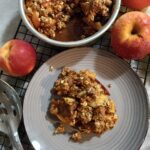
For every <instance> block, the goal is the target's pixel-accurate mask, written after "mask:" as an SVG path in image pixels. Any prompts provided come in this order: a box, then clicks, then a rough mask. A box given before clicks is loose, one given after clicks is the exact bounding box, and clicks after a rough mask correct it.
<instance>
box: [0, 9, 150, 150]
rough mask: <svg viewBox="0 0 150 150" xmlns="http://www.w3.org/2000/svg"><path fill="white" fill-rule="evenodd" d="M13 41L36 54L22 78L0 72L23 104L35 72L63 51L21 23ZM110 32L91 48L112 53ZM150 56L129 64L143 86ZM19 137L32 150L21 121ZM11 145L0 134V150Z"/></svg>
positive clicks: (6, 149)
mask: <svg viewBox="0 0 150 150" xmlns="http://www.w3.org/2000/svg"><path fill="white" fill-rule="evenodd" d="M126 11H127V9H126V8H125V7H122V8H121V11H120V14H123V13H125V12H126ZM14 38H15V39H22V40H25V41H27V42H29V43H31V44H32V45H33V46H34V47H35V49H36V52H37V65H36V68H35V70H34V71H33V72H32V73H31V74H29V75H27V76H25V77H22V78H16V77H11V76H9V75H8V74H6V73H5V72H3V71H1V72H0V79H3V80H5V81H6V82H7V83H9V84H10V85H11V86H13V87H14V88H15V90H16V91H17V93H18V94H19V96H20V98H21V101H22V103H23V98H24V95H25V92H26V89H27V87H28V84H29V82H30V80H31V78H32V76H33V75H34V73H35V71H36V70H37V69H38V68H39V67H40V66H41V65H42V64H43V63H44V62H45V61H46V60H47V59H49V58H50V57H52V56H54V55H55V54H57V53H60V52H61V51H63V50H64V49H60V48H56V47H52V46H51V45H48V44H47V43H45V42H43V41H41V40H39V39H38V38H37V37H35V36H34V35H33V34H32V33H31V32H30V31H29V30H28V29H27V28H26V27H25V25H24V24H23V22H22V21H20V23H19V25H18V28H17V30H16V33H15V35H14ZM110 40H111V38H110V31H107V32H106V33H105V34H104V35H103V36H102V37H101V38H100V39H99V40H98V42H96V43H95V44H94V45H92V47H94V48H100V49H104V50H107V51H111V52H112V48H111V46H110V45H111V44H110ZM149 63H150V56H147V57H146V58H145V59H143V60H140V61H134V60H132V61H130V62H129V64H130V65H131V68H132V69H133V70H134V71H135V72H136V73H137V74H138V76H139V77H140V78H141V80H142V81H143V84H144V85H146V83H147V81H148V77H149V76H150V65H149ZM19 135H20V139H21V142H22V144H23V147H24V149H25V150H34V148H33V147H32V145H31V144H30V142H29V140H28V137H27V134H26V131H25V128H24V124H23V121H21V124H20V126H19ZM11 149H12V148H11V144H10V141H9V139H8V137H7V136H6V135H5V134H3V133H0V150H11Z"/></svg>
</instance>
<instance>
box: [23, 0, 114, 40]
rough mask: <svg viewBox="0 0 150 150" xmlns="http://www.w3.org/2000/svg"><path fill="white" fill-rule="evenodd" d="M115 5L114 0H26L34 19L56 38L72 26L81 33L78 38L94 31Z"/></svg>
mask: <svg viewBox="0 0 150 150" xmlns="http://www.w3.org/2000/svg"><path fill="white" fill-rule="evenodd" d="M112 5H113V0H25V8H26V14H27V16H28V18H29V20H30V22H31V23H32V24H33V26H34V27H35V28H36V29H37V30H38V31H39V32H40V33H42V34H44V35H46V36H48V37H50V38H53V39H57V37H59V36H61V34H62V33H64V36H68V35H66V34H67V33H66V32H67V31H68V32H69V33H71V32H70V31H72V30H75V31H74V33H76V34H79V33H80V34H79V35H78V37H77V38H76V39H75V40H79V39H82V38H85V37H88V36H90V35H92V34H94V33H95V32H96V31H98V30H99V29H100V28H101V27H102V26H103V25H104V24H105V23H106V22H107V20H108V18H109V17H110V15H111V10H112ZM69 24H70V25H69ZM68 26H71V29H69V27H68ZM74 26H75V27H74ZM66 28H67V31H66V30H65V31H66V32H63V30H64V29H66ZM77 30H79V31H78V33H77V32H76V31H77ZM58 40H64V39H58ZM67 40H71V39H67Z"/></svg>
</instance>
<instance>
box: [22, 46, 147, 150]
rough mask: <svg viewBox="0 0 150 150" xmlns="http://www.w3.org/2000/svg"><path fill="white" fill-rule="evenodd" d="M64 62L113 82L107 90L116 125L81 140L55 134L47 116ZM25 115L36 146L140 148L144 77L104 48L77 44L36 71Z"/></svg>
mask: <svg viewBox="0 0 150 150" xmlns="http://www.w3.org/2000/svg"><path fill="white" fill-rule="evenodd" d="M50 65H52V66H54V68H55V70H54V71H53V72H50V71H49V67H50ZM63 66H69V67H71V68H72V69H75V70H81V69H90V70H92V71H94V72H95V73H96V74H97V78H98V80H99V81H100V82H101V83H102V84H104V86H105V87H107V85H108V84H112V87H111V88H110V89H108V90H109V92H110V94H111V97H112V98H113V99H114V101H115V103H116V107H117V114H118V116H119V121H118V122H117V125H116V126H115V128H113V129H112V130H110V131H108V132H106V133H104V134H103V135H101V137H93V138H92V139H91V140H89V141H85V142H84V143H82V144H80V143H73V142H71V141H68V139H69V135H68V134H64V135H53V131H54V127H53V124H52V123H51V122H50V121H49V120H47V119H46V112H47V109H48V106H49V103H50V97H51V94H50V90H51V88H52V87H53V84H54V81H55V80H56V79H57V77H58V74H59V73H60V68H61V67H63ZM23 115H24V123H25V128H26V131H27V134H28V136H29V139H30V141H31V143H32V144H33V146H34V148H35V149H36V150H137V149H139V147H140V146H141V145H142V143H143V141H144V138H145V136H146V133H147V129H148V97H147V94H146V90H145V88H144V86H143V84H142V82H141V80H140V79H139V78H138V76H137V75H136V74H135V73H134V71H133V70H132V69H130V66H129V65H128V64H127V63H126V62H125V61H123V60H122V59H120V58H118V57H116V56H115V55H113V54H111V53H109V52H106V51H103V50H95V49H92V48H75V49H72V50H68V51H64V52H62V53H60V54H58V55H56V56H54V57H53V58H51V59H49V60H48V61H47V62H46V63H44V64H43V65H42V66H41V67H40V69H39V70H38V71H37V72H36V74H35V75H34V77H33V79H32V80H31V82H30V85H29V87H28V89H27V92H26V95H25V99H24V108H23Z"/></svg>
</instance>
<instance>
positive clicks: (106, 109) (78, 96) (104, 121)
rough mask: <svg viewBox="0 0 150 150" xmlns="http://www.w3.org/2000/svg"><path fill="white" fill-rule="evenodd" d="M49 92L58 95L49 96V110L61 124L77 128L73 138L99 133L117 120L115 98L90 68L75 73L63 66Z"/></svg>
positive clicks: (75, 139)
mask: <svg viewBox="0 0 150 150" xmlns="http://www.w3.org/2000/svg"><path fill="white" fill-rule="evenodd" d="M52 93H53V94H54V95H55V96H57V98H53V99H52V101H51V104H50V109H49V111H50V113H51V114H53V115H54V116H56V117H57V118H58V120H59V121H60V122H61V123H63V124H67V125H69V126H72V127H74V128H75V129H77V130H78V132H75V133H73V134H72V136H71V139H72V140H74V141H80V140H81V139H82V133H86V134H89V133H95V134H97V135H100V134H102V133H104V132H105V131H107V130H109V129H111V128H113V127H114V126H115V124H116V122H117V120H118V116H117V114H116V107H115V104H114V101H113V100H111V99H110V97H109V95H108V92H107V91H106V89H105V88H104V87H103V85H102V84H100V83H99V82H98V81H97V79H96V74H95V73H93V72H91V71H89V70H81V71H79V72H75V71H73V70H71V69H69V68H67V67H65V68H63V70H62V71H61V73H60V75H59V77H58V79H57V80H56V82H55V84H54V87H53V89H52ZM58 129H62V126H61V128H58ZM58 129H57V130H56V131H57V133H59V132H58V131H59V130H58ZM61 131H62V130H61ZM61 131H60V133H61ZM63 132H65V131H64V130H63Z"/></svg>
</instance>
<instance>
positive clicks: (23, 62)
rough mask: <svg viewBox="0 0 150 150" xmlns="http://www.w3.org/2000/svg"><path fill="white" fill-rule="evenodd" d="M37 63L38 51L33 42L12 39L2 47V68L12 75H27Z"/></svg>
mask: <svg viewBox="0 0 150 150" xmlns="http://www.w3.org/2000/svg"><path fill="white" fill-rule="evenodd" d="M35 64H36V52H35V49H34V48H33V47H32V45H31V44H29V43H27V42H25V41H22V40H10V41H8V42H7V43H5V44H4V45H3V46H2V47H1V48H0V68H1V69H2V70H4V71H5V72H7V73H8V74H10V75H12V76H25V75H27V74H28V73H30V72H31V71H32V70H33V68H34V67H35Z"/></svg>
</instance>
